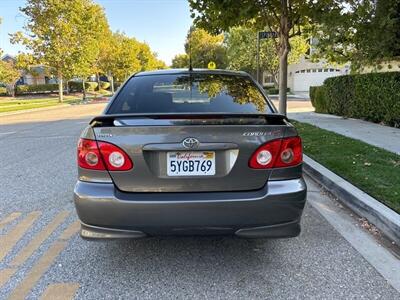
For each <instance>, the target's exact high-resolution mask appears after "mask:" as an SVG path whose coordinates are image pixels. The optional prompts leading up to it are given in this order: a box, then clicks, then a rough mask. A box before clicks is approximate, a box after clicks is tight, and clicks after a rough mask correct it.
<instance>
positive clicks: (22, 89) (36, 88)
mask: <svg viewBox="0 0 400 300" xmlns="http://www.w3.org/2000/svg"><path fill="white" fill-rule="evenodd" d="M15 91H16V94H17V95H22V94H39V93H54V92H57V91H58V84H57V83H47V84H36V85H17V87H16V89H15Z"/></svg>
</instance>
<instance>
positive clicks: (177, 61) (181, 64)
mask: <svg viewBox="0 0 400 300" xmlns="http://www.w3.org/2000/svg"><path fill="white" fill-rule="evenodd" d="M171 67H172V68H177V69H180V68H189V56H188V55H187V54H186V53H184V54H177V55H175V57H174V58H173V59H172V65H171Z"/></svg>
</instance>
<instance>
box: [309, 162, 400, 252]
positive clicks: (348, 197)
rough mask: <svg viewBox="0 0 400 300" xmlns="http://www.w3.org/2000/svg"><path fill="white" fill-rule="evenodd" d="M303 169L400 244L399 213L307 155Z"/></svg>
mask: <svg viewBox="0 0 400 300" xmlns="http://www.w3.org/2000/svg"><path fill="white" fill-rule="evenodd" d="M303 170H304V172H305V173H306V174H307V175H308V176H310V177H311V178H312V179H314V180H315V181H316V182H318V183H319V184H321V185H323V186H324V187H325V188H326V189H327V190H328V191H329V192H330V193H332V194H333V195H334V196H335V197H337V198H338V199H339V201H340V202H342V203H343V204H344V205H346V206H347V207H349V208H350V209H351V210H353V211H354V212H355V213H356V214H358V215H359V216H361V217H364V218H366V219H367V220H368V221H369V222H371V223H372V224H374V225H375V226H376V227H377V228H378V229H379V230H380V231H382V232H383V233H384V234H385V235H386V236H387V237H389V238H390V239H391V240H393V241H394V242H395V243H396V244H397V245H400V215H399V214H398V213H396V212H395V211H394V210H392V209H390V208H388V207H387V206H385V205H384V204H382V203H380V202H379V201H378V200H376V199H375V198H373V197H371V196H370V195H368V194H367V193H365V192H363V191H362V190H360V189H359V188H357V187H355V186H354V185H352V184H351V183H349V182H348V181H346V180H344V179H343V178H342V177H340V176H338V175H336V174H335V173H333V172H332V171H330V170H328V169H327V168H325V167H324V166H322V165H321V164H319V163H317V162H316V161H314V160H313V159H311V158H310V157H308V156H307V155H304V164H303Z"/></svg>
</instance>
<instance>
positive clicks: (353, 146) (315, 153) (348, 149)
mask: <svg viewBox="0 0 400 300" xmlns="http://www.w3.org/2000/svg"><path fill="white" fill-rule="evenodd" d="M292 123H293V124H294V125H295V126H296V128H297V130H298V132H299V134H300V136H301V137H302V139H303V147H304V153H305V154H306V155H308V156H309V157H311V158H312V159H314V160H315V161H317V162H319V163H320V164H322V165H324V166H325V167H326V168H328V169H330V170H331V171H332V172H334V173H336V174H337V175H339V176H340V177H342V178H344V179H345V180H347V181H349V182H350V183H352V184H353V185H355V186H357V187H358V188H359V189H361V190H363V191H364V192H366V193H367V194H369V195H370V196H372V197H374V198H375V199H377V200H378V201H380V202H382V203H383V204H385V205H386V206H388V207H390V208H391V209H393V210H394V211H396V212H397V213H400V180H399V178H400V156H399V155H396V154H394V153H391V152H388V151H386V150H383V149H380V148H377V147H375V146H371V145H369V144H366V143H364V142H361V141H358V140H354V139H351V138H348V137H345V136H342V135H340V134H336V133H333V132H331V131H327V130H324V129H320V128H318V127H315V126H313V125H309V124H305V123H300V122H297V121H292Z"/></svg>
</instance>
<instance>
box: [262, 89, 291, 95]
mask: <svg viewBox="0 0 400 300" xmlns="http://www.w3.org/2000/svg"><path fill="white" fill-rule="evenodd" d="M265 91H266V92H267V94H268V95H278V94H279V89H277V88H274V87H270V88H266V89H265ZM286 92H288V93H289V92H290V88H287V89H286Z"/></svg>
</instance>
